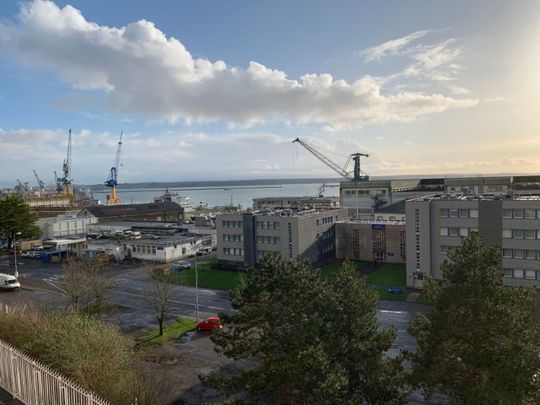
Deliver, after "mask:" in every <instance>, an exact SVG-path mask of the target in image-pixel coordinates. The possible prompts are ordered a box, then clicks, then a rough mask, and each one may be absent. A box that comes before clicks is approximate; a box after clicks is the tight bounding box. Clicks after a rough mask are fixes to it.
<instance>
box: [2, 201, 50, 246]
mask: <svg viewBox="0 0 540 405" xmlns="http://www.w3.org/2000/svg"><path fill="white" fill-rule="evenodd" d="M37 220H38V217H37V215H36V214H34V213H33V212H32V211H30V208H29V207H28V205H26V203H25V202H24V200H23V198H22V197H21V196H20V195H18V194H12V195H8V196H7V197H5V198H4V199H0V237H2V238H4V239H6V240H7V243H8V246H9V247H11V245H12V242H13V240H14V238H15V234H16V233H17V232H21V235H20V238H37V237H39V236H40V235H41V230H40V229H39V227H38V226H37V225H36V221H37Z"/></svg>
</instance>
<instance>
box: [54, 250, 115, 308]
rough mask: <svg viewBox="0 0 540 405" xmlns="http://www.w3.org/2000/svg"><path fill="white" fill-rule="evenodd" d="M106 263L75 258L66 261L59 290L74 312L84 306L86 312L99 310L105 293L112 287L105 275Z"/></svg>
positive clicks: (110, 281) (107, 276)
mask: <svg viewBox="0 0 540 405" xmlns="http://www.w3.org/2000/svg"><path fill="white" fill-rule="evenodd" d="M106 269H107V263H98V262H96V261H87V260H84V259H82V258H80V257H77V256H72V257H70V258H69V259H68V262H67V263H66V265H64V269H63V272H62V281H61V288H62V289H63V290H64V292H65V293H66V294H67V296H68V297H69V299H70V303H71V305H72V306H73V309H74V310H75V311H78V310H79V308H80V306H81V305H84V304H86V311H90V310H91V308H92V307H93V308H95V309H99V308H100V307H101V305H102V304H103V297H104V295H105V293H106V292H107V291H108V290H110V289H111V287H112V286H113V283H112V280H111V279H110V277H109V275H108V274H107V273H106Z"/></svg>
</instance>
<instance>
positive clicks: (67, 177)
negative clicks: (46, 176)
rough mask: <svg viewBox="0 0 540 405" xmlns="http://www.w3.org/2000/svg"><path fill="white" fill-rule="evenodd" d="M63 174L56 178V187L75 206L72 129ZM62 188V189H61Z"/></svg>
mask: <svg viewBox="0 0 540 405" xmlns="http://www.w3.org/2000/svg"><path fill="white" fill-rule="evenodd" d="M62 173H63V175H64V176H63V177H60V178H58V177H56V172H55V177H56V187H57V188H60V189H61V190H59V191H61V192H62V193H63V194H64V195H65V196H66V197H68V198H69V201H70V202H71V203H72V204H73V203H74V202H75V193H74V192H73V179H72V178H71V129H70V130H69V135H68V145H67V154H66V158H65V159H64V163H63V164H62ZM59 186H60V187H59Z"/></svg>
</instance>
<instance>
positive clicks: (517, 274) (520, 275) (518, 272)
mask: <svg viewBox="0 0 540 405" xmlns="http://www.w3.org/2000/svg"><path fill="white" fill-rule="evenodd" d="M514 278H523V270H516V269H514Z"/></svg>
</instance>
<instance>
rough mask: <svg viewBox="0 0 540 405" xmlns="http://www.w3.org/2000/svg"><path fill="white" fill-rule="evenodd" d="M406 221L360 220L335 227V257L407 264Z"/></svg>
mask: <svg viewBox="0 0 540 405" xmlns="http://www.w3.org/2000/svg"><path fill="white" fill-rule="evenodd" d="M405 241H406V237H405V222H404V221H384V220H358V221H356V220H355V221H348V222H340V223H337V224H336V258H337V259H352V260H363V261H369V262H378V263H405V257H406V243H405Z"/></svg>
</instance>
